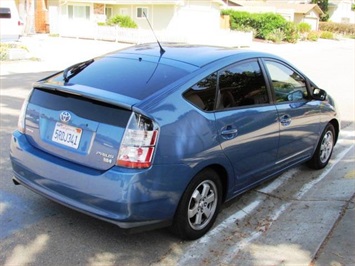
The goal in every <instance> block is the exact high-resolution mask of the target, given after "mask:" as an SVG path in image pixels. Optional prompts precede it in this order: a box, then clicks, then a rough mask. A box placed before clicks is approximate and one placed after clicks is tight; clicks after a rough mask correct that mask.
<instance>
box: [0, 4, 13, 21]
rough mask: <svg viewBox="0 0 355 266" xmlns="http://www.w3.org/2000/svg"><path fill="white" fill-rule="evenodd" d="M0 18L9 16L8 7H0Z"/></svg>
mask: <svg viewBox="0 0 355 266" xmlns="http://www.w3.org/2000/svg"><path fill="white" fill-rule="evenodd" d="M0 18H11V11H10V8H7V7H0Z"/></svg>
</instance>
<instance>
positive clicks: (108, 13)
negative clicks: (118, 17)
mask: <svg viewBox="0 0 355 266" xmlns="http://www.w3.org/2000/svg"><path fill="white" fill-rule="evenodd" d="M105 15H106V19H109V18H110V17H112V7H105Z"/></svg>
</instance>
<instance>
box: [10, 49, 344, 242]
mask: <svg viewBox="0 0 355 266" xmlns="http://www.w3.org/2000/svg"><path fill="white" fill-rule="evenodd" d="M339 124H340V121H339V118H338V113H337V110H336V107H335V104H334V101H333V99H332V98H331V97H330V95H328V94H327V93H326V92H325V91H324V90H322V89H321V88H319V87H317V86H316V85H315V83H313V82H312V81H311V80H310V79H308V78H307V76H306V75H304V74H303V73H302V72H301V71H299V70H298V69H296V68H295V67H294V66H292V65H291V64H290V63H288V62H286V61H285V60H283V59H281V58H279V57H277V56H275V55H271V54H267V53H262V52H255V51H248V50H240V49H230V48H222V47H211V46H199V45H186V44H185V45H184V44H168V43H166V44H163V45H162V47H161V46H160V45H158V44H143V45H138V46H132V47H129V48H126V49H123V50H119V51H116V52H113V53H110V54H106V55H104V56H102V57H98V58H94V59H91V60H88V61H85V62H80V63H78V64H75V65H73V66H70V67H68V68H67V69H65V70H64V71H62V72H59V73H56V74H54V75H52V76H49V77H47V78H44V79H42V80H39V81H37V82H36V83H34V85H33V89H32V91H31V93H30V94H29V96H28V98H27V99H26V100H25V102H24V104H23V107H22V110H21V114H20V117H19V122H18V129H17V130H16V131H15V132H14V133H13V135H12V139H11V151H10V157H11V162H12V167H13V170H14V182H15V184H22V185H24V186H26V187H28V188H29V189H31V190H33V191H35V192H37V193H39V194H41V195H43V196H45V197H47V198H49V199H51V200H54V201H56V202H59V203H61V204H63V205H65V206H68V207H70V208H73V209H75V210H78V211H81V212H84V213H86V214H88V215H91V216H94V217H97V218H99V219H102V220H106V221H109V222H112V223H114V224H116V225H118V226H119V227H121V228H124V229H130V230H137V229H140V230H141V229H143V228H145V229H146V228H150V229H152V228H157V227H162V226H171V228H172V229H173V231H174V232H175V233H176V234H177V235H178V236H179V237H181V238H183V239H197V238H199V237H201V236H202V235H204V234H205V233H206V232H207V231H208V230H209V229H210V228H211V227H212V225H213V223H214V221H215V219H216V216H217V214H218V212H219V210H220V206H221V204H222V203H223V202H225V201H228V200H230V199H232V198H233V197H235V196H237V195H239V194H241V193H243V192H245V191H247V190H248V189H251V188H253V187H255V186H256V185H258V184H260V183H261V182H263V181H266V180H268V179H270V178H273V177H276V176H277V175H279V174H280V173H281V172H283V171H285V170H287V169H289V168H290V167H293V166H295V165H298V164H301V163H305V162H306V163H307V164H308V165H309V166H311V167H312V168H314V169H321V168H323V167H325V166H326V165H327V163H328V161H329V159H330V157H331V154H332V151H333V147H334V145H335V143H336V141H337V138H338V134H339V128H340V126H339Z"/></svg>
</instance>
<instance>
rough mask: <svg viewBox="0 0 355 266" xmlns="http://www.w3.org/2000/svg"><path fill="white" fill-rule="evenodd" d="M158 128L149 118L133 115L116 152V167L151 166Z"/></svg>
mask: <svg viewBox="0 0 355 266" xmlns="http://www.w3.org/2000/svg"><path fill="white" fill-rule="evenodd" d="M158 135H159V127H158V126H157V125H156V124H155V123H154V122H153V121H152V120H151V119H149V118H147V117H144V116H142V115H140V114H136V113H133V114H132V116H131V118H130V120H129V122H128V126H127V129H126V131H125V134H124V136H123V139H122V143H121V147H120V150H119V152H118V158H117V165H118V166H124V167H128V168H148V167H150V166H151V163H152V159H153V155H154V151H155V146H156V143H157V139H158Z"/></svg>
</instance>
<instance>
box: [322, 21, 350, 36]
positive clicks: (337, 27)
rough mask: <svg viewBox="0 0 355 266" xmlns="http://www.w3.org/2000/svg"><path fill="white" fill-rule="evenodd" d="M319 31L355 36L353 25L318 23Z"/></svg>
mask: <svg viewBox="0 0 355 266" xmlns="http://www.w3.org/2000/svg"><path fill="white" fill-rule="evenodd" d="M319 30H322V31H330V32H333V33H337V34H344V35H353V36H354V35H355V24H350V23H335V22H320V23H319Z"/></svg>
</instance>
